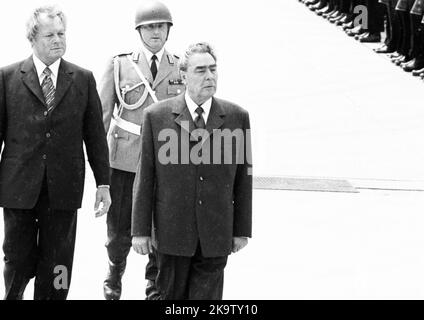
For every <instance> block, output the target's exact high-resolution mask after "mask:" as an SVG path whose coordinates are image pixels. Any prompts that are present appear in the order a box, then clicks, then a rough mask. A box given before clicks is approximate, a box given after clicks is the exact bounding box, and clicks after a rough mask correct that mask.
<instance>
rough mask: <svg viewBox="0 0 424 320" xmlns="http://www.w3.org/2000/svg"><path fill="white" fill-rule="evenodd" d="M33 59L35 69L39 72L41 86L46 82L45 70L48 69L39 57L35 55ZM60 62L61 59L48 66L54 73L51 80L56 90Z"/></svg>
mask: <svg viewBox="0 0 424 320" xmlns="http://www.w3.org/2000/svg"><path fill="white" fill-rule="evenodd" d="M32 59H33V61H34V65H35V69H36V70H37V76H38V81H40V85H41V84H42V83H43V80H44V74H43V71H44V69H46V68H47V66H46V65H45V64H44V62H42V61H41V60H40V59H38V57H37V56H36V55H35V54H33V55H32ZM60 60H61V59H60V58H59V59H57V60H56V61H55V62H53V63H52V64H51V65H49V66H48V67H49V69H50V71H51V72H52V74H51V75H50V78H51V79H52V81H53V86H54V88H55V89H56V84H57V76H58V73H59V65H60Z"/></svg>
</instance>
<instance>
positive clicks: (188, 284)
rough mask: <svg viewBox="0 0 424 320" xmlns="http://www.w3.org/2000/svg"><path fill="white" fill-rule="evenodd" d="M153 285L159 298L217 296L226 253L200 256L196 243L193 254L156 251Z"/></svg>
mask: <svg viewBox="0 0 424 320" xmlns="http://www.w3.org/2000/svg"><path fill="white" fill-rule="evenodd" d="M156 256H157V263H158V268H159V273H158V275H157V278H156V285H157V288H158V290H159V292H160V296H161V299H162V300H187V299H188V300H221V299H222V293H223V288H224V268H225V266H226V264H227V259H228V256H223V257H214V258H206V257H203V255H202V252H201V248H200V244H199V245H198V246H197V250H196V253H195V254H194V256H193V257H182V256H173V255H167V254H163V253H160V252H156Z"/></svg>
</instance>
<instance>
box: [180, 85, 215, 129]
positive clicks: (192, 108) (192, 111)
mask: <svg viewBox="0 0 424 320" xmlns="http://www.w3.org/2000/svg"><path fill="white" fill-rule="evenodd" d="M184 96H185V101H186V104H187V108H188V110H189V111H190V114H191V117H192V118H193V121H194V120H196V118H197V113H196V109H197V107H199V106H198V105H197V104H196V103H195V102H194V101H193V100H192V99H191V98H190V95H189V94H188V90H186V92H185V95H184ZM200 107H202V108H203V111H204V112H203V119H204V120H205V123H206V122H207V121H208V117H209V113H210V111H211V107H212V98H209V99H208V100H206V101H205V102H204V103H203V104H202V105H201V106H200Z"/></svg>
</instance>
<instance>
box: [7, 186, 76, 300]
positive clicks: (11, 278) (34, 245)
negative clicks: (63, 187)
mask: <svg viewBox="0 0 424 320" xmlns="http://www.w3.org/2000/svg"><path fill="white" fill-rule="evenodd" d="M3 211H4V230H5V233H4V242H3V251H4V262H5V265H4V270H3V274H4V284H5V297H4V298H5V299H6V300H18V299H23V293H24V291H25V288H26V285H27V284H28V282H29V280H30V279H31V278H33V277H35V282H34V300H65V299H66V297H67V295H68V291H69V286H70V284H71V275H72V264H73V257H74V247H75V234H76V225H77V211H76V210H56V209H52V208H50V205H49V198H48V191H47V184H46V181H45V179H44V182H43V186H42V190H41V192H40V195H39V198H38V201H37V203H36V205H35V207H34V208H32V209H12V208H4V210H3Z"/></svg>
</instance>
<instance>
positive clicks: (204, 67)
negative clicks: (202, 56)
mask: <svg viewBox="0 0 424 320" xmlns="http://www.w3.org/2000/svg"><path fill="white" fill-rule="evenodd" d="M207 68H216V63H214V64H210V65H206V66H197V67H196V68H194V70H196V71H202V70H206V69H207Z"/></svg>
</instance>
